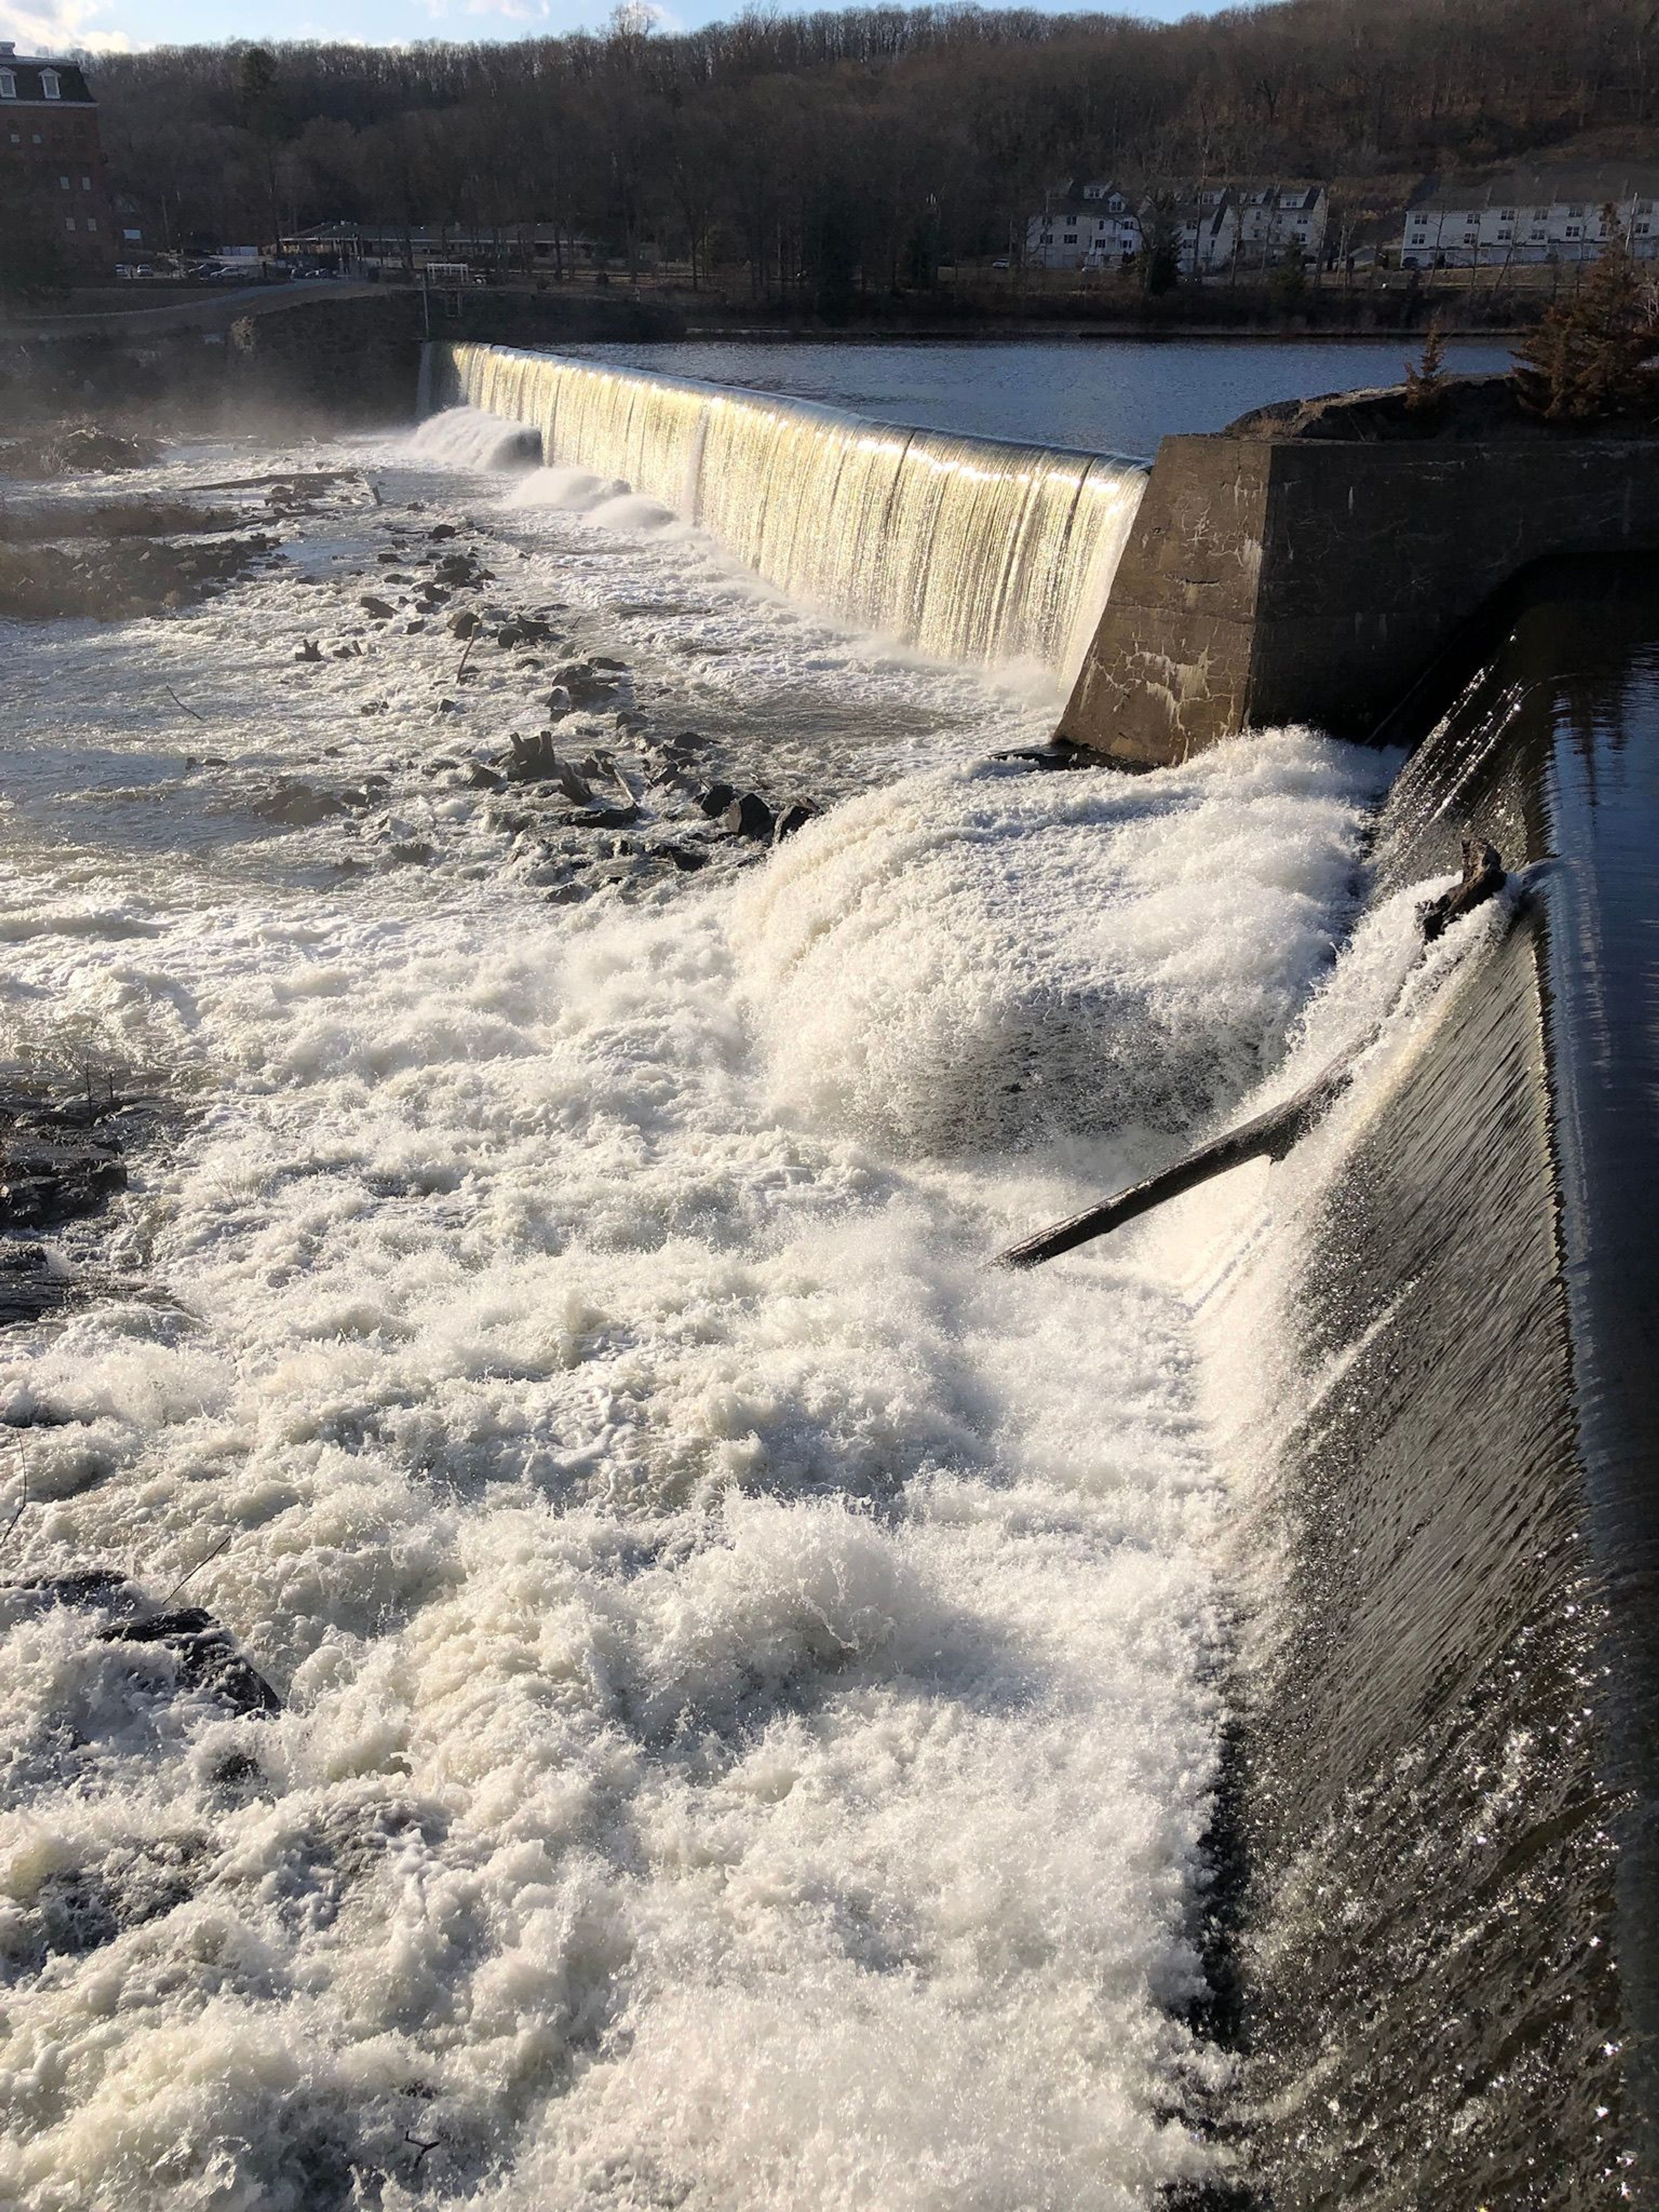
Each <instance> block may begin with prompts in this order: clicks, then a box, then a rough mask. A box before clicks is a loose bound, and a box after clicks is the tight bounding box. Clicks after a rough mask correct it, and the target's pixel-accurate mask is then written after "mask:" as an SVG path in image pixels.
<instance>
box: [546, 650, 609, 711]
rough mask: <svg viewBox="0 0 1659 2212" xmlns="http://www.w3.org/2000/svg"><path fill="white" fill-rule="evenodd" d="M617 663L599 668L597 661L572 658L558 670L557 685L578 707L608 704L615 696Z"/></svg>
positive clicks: (605, 705)
mask: <svg viewBox="0 0 1659 2212" xmlns="http://www.w3.org/2000/svg"><path fill="white" fill-rule="evenodd" d="M616 666H617V663H615V662H611V663H608V664H607V665H605V667H603V668H601V667H600V666H599V663H598V662H597V661H583V660H573V661H570V662H568V664H567V665H565V666H564V667H563V668H562V669H561V670H560V671H559V673H558V677H557V679H556V681H557V687H558V689H559V690H561V691H562V692H563V693H564V695H565V696H566V697H567V698H568V701H569V702H570V704H571V706H573V707H574V708H579V709H584V708H602V707H608V706H610V705H611V703H612V702H613V701H614V700H615V698H616V696H617V677H616V676H615V675H614V674H613V673H612V672H611V671H612V670H613V669H614V668H615V667H616Z"/></svg>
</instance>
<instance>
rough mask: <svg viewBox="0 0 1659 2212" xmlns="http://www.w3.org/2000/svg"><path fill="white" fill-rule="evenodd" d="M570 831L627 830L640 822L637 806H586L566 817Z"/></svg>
mask: <svg viewBox="0 0 1659 2212" xmlns="http://www.w3.org/2000/svg"><path fill="white" fill-rule="evenodd" d="M563 818H564V823H565V827H566V828H567V829H629V828H631V826H632V825H633V824H634V823H635V822H637V821H638V820H639V818H640V810H639V808H638V807H637V806H584V807H580V808H578V809H577V811H575V812H574V813H572V814H567V815H566V816H565V817H563Z"/></svg>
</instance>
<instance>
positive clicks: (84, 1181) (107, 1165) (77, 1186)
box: [0, 1112, 127, 1277]
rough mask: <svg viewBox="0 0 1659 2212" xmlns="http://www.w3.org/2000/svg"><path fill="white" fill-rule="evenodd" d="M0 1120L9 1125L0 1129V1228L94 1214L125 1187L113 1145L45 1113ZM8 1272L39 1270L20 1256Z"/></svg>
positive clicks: (123, 1170)
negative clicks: (77, 1130) (1, 1130)
mask: <svg viewBox="0 0 1659 2212" xmlns="http://www.w3.org/2000/svg"><path fill="white" fill-rule="evenodd" d="M3 1118H4V1119H5V1121H7V1123H8V1125H9V1126H7V1127H5V1128H4V1130H3V1133H0V1229H44V1228H46V1227H47V1226H49V1225H51V1224H52V1223H54V1222H59V1221H72V1220H75V1219H76V1218H78V1217H79V1216H81V1215H82V1214H87V1213H94V1212H97V1211H98V1209H99V1208H100V1206H103V1205H104V1204H105V1202H106V1200H108V1199H110V1198H112V1197H113V1196H114V1195H115V1194H116V1193H118V1192H119V1191H123V1190H125V1188H126V1187H127V1171H126V1167H125V1163H124V1162H123V1160H122V1158H121V1155H120V1149H119V1147H118V1146H117V1145H115V1144H112V1143H111V1142H108V1141H106V1140H105V1139H100V1138H95V1137H94V1136H93V1135H92V1134H91V1133H90V1131H89V1130H88V1131H83V1132H81V1133H76V1132H75V1131H74V1130H73V1129H72V1128H70V1127H65V1126H64V1125H63V1124H62V1123H61V1122H54V1121H52V1119H49V1118H47V1117H46V1116H28V1117H26V1116H24V1115H18V1114H16V1113H15V1112H13V1113H10V1114H6V1115H3ZM42 1121H45V1122H46V1126H45V1127H41V1122H42ZM32 1249H34V1250H38V1249H39V1248H38V1247H34V1248H32ZM11 1272H12V1274H13V1276H14V1277H15V1276H17V1275H33V1274H35V1273H38V1272H39V1271H38V1269H37V1267H36V1265H35V1263H34V1261H33V1259H31V1258H21V1259H20V1260H19V1261H17V1263H16V1265H15V1267H14V1268H13V1269H12V1271H11Z"/></svg>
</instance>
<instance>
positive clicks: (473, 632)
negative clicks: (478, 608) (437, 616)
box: [444, 607, 483, 638]
mask: <svg viewBox="0 0 1659 2212" xmlns="http://www.w3.org/2000/svg"><path fill="white" fill-rule="evenodd" d="M444 628H445V629H447V631H448V632H449V635H451V637H463V638H465V637H477V635H478V632H479V631H480V630H481V629H483V623H482V622H481V621H480V619H479V617H477V614H476V613H475V612H474V611H473V610H472V609H471V607H457V608H456V610H455V611H454V613H453V615H451V617H449V620H448V621H447V623H445V624H444Z"/></svg>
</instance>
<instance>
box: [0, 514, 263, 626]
mask: <svg viewBox="0 0 1659 2212" xmlns="http://www.w3.org/2000/svg"><path fill="white" fill-rule="evenodd" d="M275 543H276V540H275V539H274V538H268V537H265V536H263V535H261V534H259V533H258V532H256V533H254V534H253V535H252V536H250V537H246V538H230V539H226V540H223V541H222V542H220V543H219V544H214V545H196V546H186V545H179V544H172V543H170V542H168V541H167V539H166V538H140V537H124V538H112V539H109V540H106V541H103V542H87V541H85V540H82V541H79V542H77V543H76V544H40V543H31V544H27V546H23V545H14V544H9V543H3V542H0V615H8V616H10V617H14V618H15V619H16V620H18V621H21V622H55V621H58V619H60V618H62V617H67V616H90V617H92V618H93V619H94V621H98V622H118V621H123V620H126V619H129V618H131V617H136V616H138V615H147V614H155V613H157V612H159V611H161V610H162V609H164V608H172V607H183V606H189V605H194V604H196V603H197V601H199V600H201V599H205V598H207V597H208V596H209V595H210V593H211V592H215V591H216V590H218V589H219V588H220V587H221V586H223V585H225V584H228V583H229V582H231V581H233V580H234V579H235V578H236V577H238V576H240V575H241V574H245V573H246V570H247V569H248V568H251V567H252V566H253V565H254V564H255V562H257V561H258V560H259V559H260V558H261V557H262V556H264V554H265V553H266V552H267V551H268V550H270V548H271V546H273V545H274V544H275Z"/></svg>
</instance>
